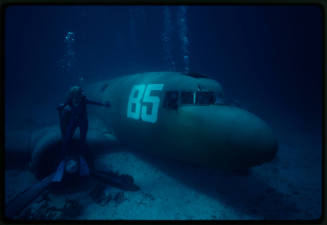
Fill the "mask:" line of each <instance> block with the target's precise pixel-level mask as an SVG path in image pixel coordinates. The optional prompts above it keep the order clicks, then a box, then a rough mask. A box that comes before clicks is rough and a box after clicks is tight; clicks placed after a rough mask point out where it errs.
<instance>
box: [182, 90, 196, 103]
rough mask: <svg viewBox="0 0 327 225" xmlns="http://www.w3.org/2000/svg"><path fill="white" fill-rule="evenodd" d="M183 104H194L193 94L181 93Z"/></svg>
mask: <svg viewBox="0 0 327 225" xmlns="http://www.w3.org/2000/svg"><path fill="white" fill-rule="evenodd" d="M181 103H182V104H193V92H192V91H183V92H182V93H181Z"/></svg>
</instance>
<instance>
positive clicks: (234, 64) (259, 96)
mask: <svg viewBox="0 0 327 225" xmlns="http://www.w3.org/2000/svg"><path fill="white" fill-rule="evenodd" d="M178 10H179V8H178V7H176V6H172V7H171V8H170V12H171V20H172V23H171V24H172V35H171V36H172V39H171V42H170V44H171V46H172V55H173V58H174V60H175V61H176V70H178V71H183V67H184V65H183V53H182V51H181V45H182V43H181V41H180V38H179V36H178V29H179V28H178V25H177V24H178V22H177V20H178V19H179V18H178V16H177V15H178ZM163 19H164V17H163V7H161V6H79V7H78V6H10V7H8V8H7V10H6V15H5V96H6V97H5V100H6V112H7V114H6V115H7V118H8V119H9V117H10V116H11V115H15V116H12V117H14V120H15V121H17V116H16V114H15V112H17V111H20V112H19V117H23V116H24V115H26V116H27V115H28V114H29V113H28V111H30V110H34V111H42V109H44V108H46V107H50V108H49V110H48V111H47V112H44V113H43V116H44V117H47V118H48V120H49V121H50V120H52V119H53V118H54V117H55V116H56V115H55V113H53V114H52V111H55V110H54V109H55V105H56V104H58V103H59V102H61V101H63V98H64V96H65V94H66V93H67V89H68V88H69V87H70V86H71V85H72V84H75V83H78V77H79V76H83V77H84V81H83V82H80V83H82V84H87V83H90V82H92V81H93V80H98V79H102V78H104V79H107V78H110V77H115V76H119V75H124V74H130V73H136V72H147V71H163V70H168V69H169V66H168V65H167V62H166V61H165V60H164V50H163V44H162V39H161V35H162V33H163V30H164V21H163ZM186 26H187V29H188V33H187V36H188V38H189V41H190V45H189V51H190V54H189V58H190V71H191V72H198V73H204V74H208V75H209V76H211V77H213V78H215V79H217V80H218V81H219V82H221V84H222V85H223V87H224V90H225V92H226V95H227V96H229V97H230V98H235V99H238V100H239V101H240V102H241V104H242V105H243V106H244V107H245V108H248V109H249V110H252V111H255V113H257V114H259V116H261V117H263V118H264V119H268V120H269V119H271V120H272V122H271V123H274V122H275V121H273V120H274V119H278V120H279V121H281V122H287V120H288V119H294V118H296V120H297V121H298V122H300V123H303V126H305V127H310V128H312V129H316V130H317V131H318V132H320V128H321V110H322V14H321V9H320V8H319V7H317V6H210V7H208V6H188V7H187V13H186ZM69 31H70V32H74V33H75V35H76V36H75V37H76V39H75V42H74V43H73V46H72V48H73V50H74V52H75V53H76V61H75V62H74V63H73V64H72V67H71V69H70V70H69V71H65V70H63V69H62V68H60V66H58V65H59V64H60V60H63V61H64V60H65V58H64V55H65V54H66V52H67V48H66V45H65V43H64V37H65V35H66V33H67V32H69ZM19 106H22V108H20V110H19ZM51 106H53V110H52V108H51ZM17 107H18V108H17ZM24 108H25V113H24ZM40 108H41V109H40ZM22 109H23V111H21V110H22ZM50 109H51V110H50ZM27 117H29V116H27ZM268 122H269V121H268ZM9 125H10V124H8V123H7V126H9Z"/></svg>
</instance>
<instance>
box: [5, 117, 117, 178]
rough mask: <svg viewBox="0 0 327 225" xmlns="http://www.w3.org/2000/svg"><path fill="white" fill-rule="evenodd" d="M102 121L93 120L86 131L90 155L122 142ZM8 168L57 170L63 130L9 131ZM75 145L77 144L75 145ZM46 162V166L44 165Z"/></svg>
mask: <svg viewBox="0 0 327 225" xmlns="http://www.w3.org/2000/svg"><path fill="white" fill-rule="evenodd" d="M106 127H107V126H105V124H104V123H103V122H102V121H99V120H97V119H94V120H90V122H89V129H88V133H87V143H88V149H89V153H90V154H91V155H96V154H101V153H102V152H104V151H110V150H111V149H113V148H115V147H117V146H118V145H119V142H118V140H117V139H116V137H115V135H114V134H113V132H112V131H110V130H108V129H107V128H106ZM5 136H6V138H5V149H6V168H7V169H8V168H13V167H17V166H18V167H20V168H24V167H25V168H26V166H27V165H29V167H30V169H31V170H32V172H34V173H35V174H36V175H37V177H39V178H40V177H44V176H46V175H48V174H49V173H51V172H52V171H44V170H42V171H38V170H39V169H40V168H48V169H49V170H52V169H53V170H54V168H55V167H56V165H58V162H59V161H60V152H61V140H62V137H61V132H60V128H59V125H53V126H48V127H44V128H42V129H38V130H26V129H25V130H15V131H9V132H6V135H5ZM78 139H79V129H77V130H76V132H75V135H74V138H73V145H72V148H75V147H76V146H77V145H76V144H78ZM74 145H75V146H74ZM42 165H44V166H42Z"/></svg>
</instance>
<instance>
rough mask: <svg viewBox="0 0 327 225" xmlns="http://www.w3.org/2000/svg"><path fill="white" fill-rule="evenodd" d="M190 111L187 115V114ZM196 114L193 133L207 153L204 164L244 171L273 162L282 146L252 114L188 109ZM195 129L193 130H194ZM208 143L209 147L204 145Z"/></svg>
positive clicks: (210, 108) (225, 109)
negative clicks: (279, 146)
mask: <svg viewBox="0 0 327 225" xmlns="http://www.w3.org/2000/svg"><path fill="white" fill-rule="evenodd" d="M185 110H186V111H188V112H186V111H185ZM183 112H184V113H187V114H188V115H192V116H191V117H189V119H191V118H192V121H193V126H194V127H197V129H196V130H197V133H196V134H193V135H195V136H196V138H198V142H201V143H202V147H203V149H204V148H205V149H209V150H207V152H206V153H207V154H204V155H203V156H200V155H199V157H206V159H203V160H202V161H206V163H208V164H210V165H211V166H213V167H217V168H221V169H224V168H225V169H242V168H249V167H251V166H255V165H259V164H262V163H264V162H267V161H270V160H272V159H273V158H274V156H275V155H276V152H277V149H278V144H277V140H276V138H275V137H274V135H273V132H272V130H271V129H270V127H269V126H268V125H267V124H266V123H265V122H264V121H263V120H261V119H260V118H258V117H257V116H255V115H253V114H252V113H250V112H248V111H246V110H243V109H240V108H237V107H231V106H216V105H215V106H203V107H198V108H197V109H195V108H193V109H184V111H183ZM190 130H191V129H190ZM203 143H205V144H203Z"/></svg>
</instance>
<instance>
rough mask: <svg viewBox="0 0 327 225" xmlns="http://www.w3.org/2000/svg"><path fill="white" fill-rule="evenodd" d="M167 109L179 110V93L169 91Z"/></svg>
mask: <svg viewBox="0 0 327 225" xmlns="http://www.w3.org/2000/svg"><path fill="white" fill-rule="evenodd" d="M163 106H164V107H165V108H169V109H177V107H178V91H167V92H166V96H165V100H164V105H163Z"/></svg>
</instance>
